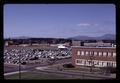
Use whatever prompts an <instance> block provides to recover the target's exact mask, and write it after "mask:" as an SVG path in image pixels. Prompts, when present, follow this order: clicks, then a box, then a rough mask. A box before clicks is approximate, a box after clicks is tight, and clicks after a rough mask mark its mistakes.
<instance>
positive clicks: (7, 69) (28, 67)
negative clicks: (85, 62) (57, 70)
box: [4, 59, 71, 73]
mask: <svg viewBox="0 0 120 83" xmlns="http://www.w3.org/2000/svg"><path fill="white" fill-rule="evenodd" d="M66 62H68V63H69V62H71V59H62V60H57V61H56V62H55V63H54V64H63V63H66ZM54 64H53V65H54ZM44 66H50V65H49V64H48V63H47V62H46V63H43V64H30V65H23V66H20V70H21V71H24V70H33V69H35V68H36V67H44ZM15 71H19V65H9V64H4V73H10V72H15Z"/></svg>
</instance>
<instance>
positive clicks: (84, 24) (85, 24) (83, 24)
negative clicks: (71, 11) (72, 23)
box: [77, 23, 91, 27]
mask: <svg viewBox="0 0 120 83" xmlns="http://www.w3.org/2000/svg"><path fill="white" fill-rule="evenodd" d="M90 25H91V24H88V23H80V24H77V26H84V27H86V26H90Z"/></svg>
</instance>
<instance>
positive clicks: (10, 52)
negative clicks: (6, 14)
mask: <svg viewBox="0 0 120 83" xmlns="http://www.w3.org/2000/svg"><path fill="white" fill-rule="evenodd" d="M51 57H54V58H55V59H64V58H70V57H71V55H70V49H64V50H61V49H58V48H54V49H53V47H51V48H50V47H49V49H48V48H41V47H36V48H35V47H12V46H11V47H5V48H4V63H10V64H19V63H30V62H32V61H33V60H39V61H40V60H41V62H43V61H44V59H49V58H51Z"/></svg>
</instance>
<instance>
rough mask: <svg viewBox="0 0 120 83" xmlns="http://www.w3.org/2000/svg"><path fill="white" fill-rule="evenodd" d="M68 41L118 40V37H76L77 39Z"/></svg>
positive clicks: (107, 35) (111, 35)
mask: <svg viewBox="0 0 120 83" xmlns="http://www.w3.org/2000/svg"><path fill="white" fill-rule="evenodd" d="M68 39H72V40H116V36H115V35H114V34H105V35H103V36H99V37H89V36H75V37H70V38H68Z"/></svg>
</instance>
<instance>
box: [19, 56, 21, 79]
mask: <svg viewBox="0 0 120 83" xmlns="http://www.w3.org/2000/svg"><path fill="white" fill-rule="evenodd" d="M20 59H21V57H20V54H19V79H21V61H20Z"/></svg>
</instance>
